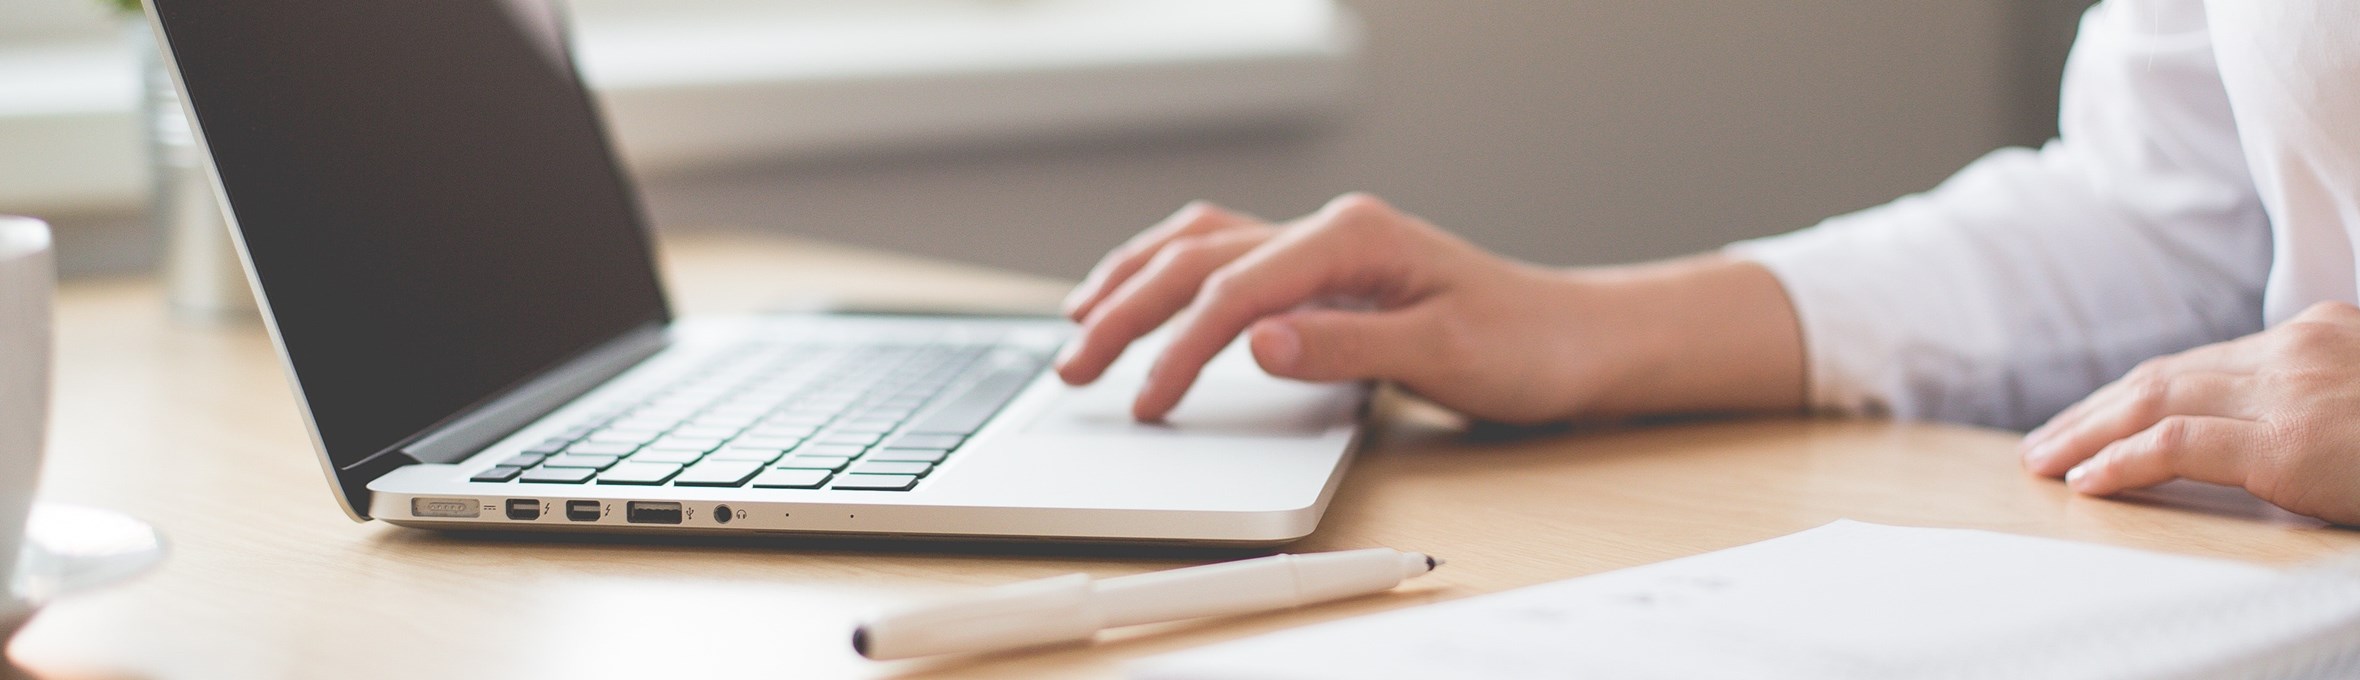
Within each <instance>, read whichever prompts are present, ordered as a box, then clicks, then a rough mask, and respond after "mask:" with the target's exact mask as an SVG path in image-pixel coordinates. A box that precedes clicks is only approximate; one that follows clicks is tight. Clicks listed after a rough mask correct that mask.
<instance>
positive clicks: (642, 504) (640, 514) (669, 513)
mask: <svg viewBox="0 0 2360 680" xmlns="http://www.w3.org/2000/svg"><path fill="white" fill-rule="evenodd" d="M623 519H626V520H630V522H631V523H632V524H679V523H680V504H679V503H672V502H666V501H631V504H630V505H629V506H627V507H626V508H625V509H624V514H623Z"/></svg>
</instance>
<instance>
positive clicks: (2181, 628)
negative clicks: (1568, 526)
mask: <svg viewBox="0 0 2360 680" xmlns="http://www.w3.org/2000/svg"><path fill="white" fill-rule="evenodd" d="M2307 578H2309V579H2310V580H2308V581H2306V580H2304V579H2303V578H2295V577H2290V576H2288V575H2285V574H2282V573H2281V572H2278V571H2276V570H2272V569H2268V568H2264V567H2259V566H2254V565H2248V564H2243V563H2237V562H2229V561H2222V560H2210V559H2201V558H2193V557H2181V556H2173V555H2164V554H2158V553H2150V552H2142V551H2135V550H2128V549H2122V548H2113V547H2107V546H2099V545H2090V544H2081V543H2073V542H2067V541H2057V540H2050V539H2040V538H2028V537H2022V536H2011V535H2007V534H1998V533H1990V532H1982V531H1971V530H1961V529H1920V528H1905V527H1893V526H1883V525H1877V524H1868V523H1862V522H1853V521H1849V520H1846V521H1839V522H1835V523H1832V524H1828V525H1826V526H1822V527H1819V528H1817V529H1812V530H1809V531H1804V532H1801V533H1797V534H1792V535H1789V536H1785V537H1781V538H1776V539H1772V540H1768V541H1763V542H1761V543H1756V544H1752V545H1747V546H1742V547H1738V548H1732V549H1729V550H1723V551H1719V552H1714V553H1708V554H1704V555H1698V556H1695V557H1689V558H1684V559H1679V560H1673V561H1669V562H1664V563H1660V564H1655V565H1650V566H1645V567H1639V568H1633V569H1625V570H1621V571H1615V572H1609V573H1605V574H1599V575H1595V576H1590V577H1585V578H1579V579H1573V580H1569V581H1561V582H1557V583H1551V584H1546V585H1540V586H1534V587H1530V588H1525V589H1521V590H1515V591H1509V592H1505V593H1498V594H1494V595H1487V596H1482V597H1476V598H1470V599H1466V600H1461V601H1456V602H1449V603H1443V604H1439V605H1433V606H1427V607H1418V608H1413V609H1406V610H1401V611H1397V612H1388V613H1385V614H1379V615H1375V616H1370V617H1365V618H1360V619H1351V620H1346V621H1340V622H1335V623H1329V624H1323V625H1319V626H1312V627H1308V628H1303V629H1298V630H1293V631H1286V632H1281V633H1277V634H1272V635H1267V636H1262V637H1257V638H1250V639H1247V640H1242V641H1237V642H1232V643H1227V644H1222V645H1216V646H1212V647H1208V648H1204V649H1199V650H1192V651H1188V652H1182V653H1178V654H1173V655H1168V656H1163V657H1158V658H1153V659H1149V660H1146V661H1144V662H1142V663H1140V664H1139V665H1137V666H1136V667H1134V668H1133V669H1132V671H1133V677H1134V678H1138V679H1140V680H1232V679H1235V680H1249V679H1250V680H1311V679H1315V678H1355V679H1358V678H1400V679H1403V680H1413V679H1414V680H1434V679H1435V678H1500V679H1507V680H1512V679H1516V678H1684V679H1685V678H1835V679H1842V678H1880V679H1882V678H1952V677H1956V678H1983V677H1995V678H1996V677H2006V678H2041V677H2060V678H2062V677H2073V678H2089V677H2158V674H2159V673H2164V674H2179V675H2180V676H2185V677H2218V676H2222V675H2223V673H2221V672H2217V671H2221V670H2222V669H2224V668H2227V667H2228V666H2231V665H2236V666H2238V668H2237V670H2240V671H2249V670H2253V666H2254V664H2256V663H2259V662H2262V661H2270V662H2278V663H2281V665H2285V664H2286V663H2287V660H2288V658H2289V657H2287V656H2286V655H2285V654H2263V653H2259V652H2260V651H2262V650H2274V649H2278V648H2283V647H2285V646H2287V645H2290V644H2296V643H2297V642H2299V641H2300V640H2310V644H2311V646H2312V647H2314V648H2317V649H2313V650H2311V651H2312V652H2314V653H2319V652H2321V650H2325V652H2327V653H2343V654H2344V656H2345V657H2347V658H2346V659H2345V661H2347V662H2348V661H2350V660H2351V659H2350V658H2349V657H2360V654H2354V653H2350V652H2352V650H2354V649H2360V647H2354V646H2352V645H2350V644H2349V643H2350V641H2351V640H2352V639H2354V637H2355V636H2353V635H2351V629H2352V628H2353V627H2354V622H2355V621H2360V579H2354V578H2350V577H2349V575H2348V574H2344V573H2338V574H2334V575H2333V577H2332V578H2331V579H2328V580H2327V581H2321V580H2320V577H2318V576H2317V575H2316V574H2313V575H2309V576H2308V577H2307ZM2326 582H2332V583H2331V585H2332V586H2333V587H2331V588H2330V587H2325V586H2322V585H2321V584H2322V583H2326ZM2298 588H2299V589H2303V590H2305V591H2306V592H2301V593H2292V592H2290V591H2292V590H2294V589H2298ZM2323 588H2325V590H2323ZM2327 591H2332V592H2327ZM2323 592H2324V593H2325V594H2324V595H2323V594H2321V593H2323ZM2290 608H2307V609H2304V610H2303V611H2301V612H2289V611H2287V610H2288V609H2290ZM2336 626H2341V628H2340V629H2339V628H2336ZM2322 630H2325V631H2328V632H2337V631H2341V634H2340V637H2321V636H2319V635H2317V634H2316V633H2319V632H2320V631H2322ZM2306 636H2308V637H2306ZM2313 670H2319V669H2313ZM2350 670H2351V669H2349V668H2346V669H2345V674H2344V675H2338V676H2333V677H2355V676H2354V675H2351V674H2350V673H2349V671H2350ZM2321 673H2322V674H2321V675H2316V676H2314V675H2305V674H2301V673H2293V672H2287V673H2279V674H2253V673H2244V672H2239V673H2230V674H2229V675H2235V676H2237V677H2330V676H2329V675H2325V674H2324V673H2326V671H2324V670H2322V671H2321Z"/></svg>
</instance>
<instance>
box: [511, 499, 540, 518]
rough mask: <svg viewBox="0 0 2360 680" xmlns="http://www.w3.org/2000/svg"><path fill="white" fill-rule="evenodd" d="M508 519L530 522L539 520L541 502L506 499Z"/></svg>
mask: <svg viewBox="0 0 2360 680" xmlns="http://www.w3.org/2000/svg"><path fill="white" fill-rule="evenodd" d="M508 518H509V519H513V520H517V521H520V522H530V521H533V520H536V519H540V518H541V501H539V500H535V499H531V498H510V499H508Z"/></svg>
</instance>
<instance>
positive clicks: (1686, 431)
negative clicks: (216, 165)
mask: <svg viewBox="0 0 2360 680" xmlns="http://www.w3.org/2000/svg"><path fill="white" fill-rule="evenodd" d="M665 259H666V261H667V264H668V269H669V272H668V275H669V277H670V281H671V285H672V286H673V288H672V290H673V293H674V296H675V300H676V304H677V306H678V307H679V309H680V310H681V311H683V312H686V313H714V312H732V311H749V310H755V309H760V308H762V307H764V306H765V305H768V304H773V303H776V302H777V301H778V300H779V299H781V298H782V297H783V296H785V295H786V294H787V292H788V291H801V292H805V293H827V294H833V295H837V296H839V297H840V298H842V299H850V300H856V301H865V302H878V303H917V302H933V303H941V304H946V305H987V306H996V307H1020V308H1024V307H1029V308H1040V307H1043V306H1046V305H1048V304H1050V303H1052V302H1053V301H1055V300H1056V299H1057V297H1058V296H1059V295H1061V294H1062V293H1063V292H1064V288H1065V283H1063V282H1059V281H1052V280H1044V279H1038V278H1030V277H1021V276H1014V275H1008V274H1004V273H995V272H991V271H986V270H978V269H973V268H966V267H958V266H951V265H945V264H942V263H937V262H927V261H921V260H915V259H910V258H904V257H898V256H890V255H885V254H880V253H874V252H869V251H861V250H855V249H848V248H840V247H834V246H824V245H820V244H813V243H807V242H798V241H789V240H782V239H769V238H757V237H746V236H721V235H705V236H695V237H681V238H675V239H671V240H669V241H668V244H667V250H666V255H665ZM59 314H60V318H59V341H60V351H59V355H60V356H59V372H58V401H57V409H56V423H57V427H56V429H55V432H54V436H53V438H52V440H53V453H52V456H51V458H50V462H49V464H48V468H47V470H46V473H45V479H44V486H43V489H42V494H43V496H44V497H46V498H48V499H51V500H57V501H69V502H76V503H83V504H88V505H96V506H102V507H108V508H114V509H119V510H123V511H127V512H130V513H133V514H135V515H137V516H139V517H142V518H144V519H147V520H149V521H151V522H154V523H155V524H156V525H157V526H158V527H160V528H161V529H162V530H163V531H164V532H165V533H166V534H167V535H168V537H169V539H170V540H171V542H172V555H171V557H170V559H169V560H168V561H167V562H166V563H165V564H164V565H163V566H162V567H161V568H159V569H158V570H156V571H155V572H153V573H150V574H148V575H146V576H145V577H142V578H141V579H139V580H137V581H135V582H132V583H130V584H127V585H125V586H124V587H121V588H118V589H114V590H110V591H106V592H103V593H96V594H93V595H90V596H87V597H83V598H80V599H74V600H68V601H66V602H63V603H61V604H59V605H58V606H55V607H53V608H51V609H50V610H48V611H46V612H43V613H42V614H41V615H40V616H39V617H38V618H36V619H34V621H33V622H32V624H31V625H30V626H29V627H28V628H27V629H26V630H25V632H24V633H23V634H22V635H21V636H19V637H18V638H17V639H16V640H15V642H14V643H13V644H12V645H11V647H10V649H9V650H8V653H9V657H10V658H11V660H12V661H13V662H14V663H16V664H17V665H18V666H19V667H21V669H22V670H23V671H25V672H27V673H29V674H31V675H34V676H36V677H56V678H109V679H113V678H123V679H136V678H241V679H260V678H330V677H333V678H457V677H483V678H502V679H504V680H505V679H515V678H538V677H567V678H585V677H650V678H653V677H682V678H707V677H711V678H718V677H766V678H804V677H888V676H908V677H969V676H975V677H1009V678H1039V677H1106V676H1113V675H1116V674H1118V673H1119V672H1120V666H1121V663H1122V662H1123V661H1125V660H1128V659H1133V658H1137V657H1140V656H1143V655H1148V654H1153V653H1157V652H1163V651H1169V650H1177V649H1182V648H1187V647H1191V646H1196V645H1201V644H1205V643H1209V642H1214V641H1218V640H1224V639H1230V638H1236V637H1240V636H1245V635H1250V634H1254V633H1259V632H1265V631H1271V630H1276V629H1280V628H1284V627H1289V626H1295V625H1301V624H1305V623H1310V622H1315V621H1324V620H1330V619H1336V618H1341V617H1345V616H1351V615H1355V614H1363V613H1369V612H1374V611H1378V610H1383V609H1389V608H1395V607H1402V606H1408V605H1413V604H1419V603H1426V602H1434V601H1439V600H1445V599H1450V598H1457V597H1464V596H1468V595H1473V594H1478V593H1486V592H1493V591H1498V590H1503V589H1508V588H1514V587H1518V586H1524V585H1531V584H1536V583H1542V582H1546V581H1552V580H1557V579H1563V578H1568V577H1573V576H1580V575H1583V574H1590V573H1596V572H1600V571H1605V570H1609V569H1615V568H1620V567H1628V566H1634V565H1639V564H1645V563H1649V562H1655V561H1659V560H1664V559H1668V558H1673V557H1680V556H1684V555H1690V554H1694V553H1699V552H1704V551H1708V550H1714V549H1719V548H1726V547H1730V546H1734V545H1738V544H1742V543H1746V542H1750V541H1755V540H1760V539H1764V538H1769V537H1772V536H1777V535H1781V534H1785V533H1789V532H1793V531H1797V530H1801V529H1806V528H1810V527H1812V526H1816V525H1819V524H1821V523H1825V522H1828V521H1830V520H1834V519H1837V518H1842V517H1852V518H1857V519H1863V520H1870V521H1879V522H1891V523H1901V524H1913V525H1927V526H1955V527H1977V528H1988V529H1998V530H2004V531H2011V532H2018V533H2025V534H2035V535H2044V536H2059V537H2067V538H2075V539H2083V540H2091V541H2099V542H2105V543H2114V544H2121V545H2129V546H2138V547H2146V548H2155V549H2161V550H2167V551H2174V552H2182V553H2194V554H2205V555H2218V556H2228V557H2235V558H2241V559H2249V560H2257V561H2265V562H2287V561H2293V560H2299V559H2303V558H2307V557H2312V556H2317V555H2321V554H2324V553H2327V552H2329V551H2333V550H2339V549H2354V548H2360V532H2351V531H2347V530H2342V529H2333V528H2323V527H2321V526H2320V525H2319V524H2318V523H2317V522H2312V521H2309V520H2304V519H2301V518H2296V517H2292V516H2289V515H2286V514H2284V513H2279V512H2276V511H2274V510H2271V509H2269V508H2268V507H2267V506H2264V505H2262V504H2260V503H2258V502H2256V501H2253V500H2252V499H2250V498H2249V497H2246V496H2244V495H2243V494H2242V492H2235V491H2231V490H2224V489H2217V488H2212V487H2202V486H2193V485H2183V486H2178V487H2176V488H2168V489H2166V490H2164V491H2161V492H2157V493H2153V494H2149V495H2148V496H2146V497H2144V498H2143V499H2142V500H2135V501H2128V502H2126V501H2116V500H2099V499H2090V498H2080V497H2075V496H2073V495H2072V494H2070V493H2068V492H2066V490H2065V489H2064V488H2063V487H2062V486H2061V485H2059V484H2057V483H2054V482H2051V481H2047V480H2039V479H2032V478H2029V477H2027V476H2026V475H2024V474H2022V473H2021V472H2019V470H2018V468H2017V465H2016V462H2015V458H2014V455H2013V452H2012V445H2013V442H2014V438H2013V437H2012V436H2011V435H2009V434H2007V433H2001V432H1991V431H1982V430H1974V429H1966V428H1957V427H1946V426H1933V425H1899V424H1889V423H1880V422H1846V421H1835V420H1803V419H1791V420H1789V419H1770V420H1753V421H1719V422H1697V423H1687V424H1674V425H1654V426H1645V427H1627V428H1612V429H1586V430H1575V431H1570V432H1560V433H1554V434H1539V435H1526V436H1521V437H1513V438H1492V437H1484V436H1477V435H1469V434H1467V433H1466V432H1465V431H1464V430H1463V429H1462V428H1460V427H1459V426H1458V425H1457V424H1456V423H1455V422H1454V421H1453V420H1452V419H1451V418H1449V417H1447V416H1445V415H1443V414H1441V413H1440V412H1438V411H1436V410H1434V409H1432V408H1429V407H1424V406H1420V405H1417V404H1415V403H1412V402H1409V401H1407V400H1398V399H1392V400H1388V401H1387V404H1386V407H1385V408H1383V409H1381V411H1382V412H1384V413H1385V421H1386V422H1385V423H1384V424H1383V425H1382V426H1381V429H1380V430H1379V431H1378V432H1377V434H1376V435H1375V436H1374V437H1373V438H1372V440H1371V444H1370V445H1369V446H1368V448H1367V449H1366V450H1364V451H1363V452H1362V454H1361V456H1360V458H1359V460H1358V462H1357V463H1356V466H1355V468H1354V469H1353V470H1352V472H1351V473H1350V475H1349V477H1348V480H1347V482H1346V483H1345V484H1344V486H1343V488H1342V489H1341V491H1340V492H1339V493H1338V495H1337V498H1336V501H1335V505H1334V506H1333V508H1332V509H1331V510H1330V511H1329V513H1328V516H1327V519H1326V521H1325V523H1324V524H1323V525H1322V528H1321V529H1320V531H1319V532H1318V533H1316V534H1314V535H1313V536H1312V537H1310V538H1309V539H1307V540H1305V541H1303V542H1301V543H1300V544H1298V545H1296V546H1294V547H1293V549H1295V550H1303V551H1312V550H1330V549H1342V548H1357V547H1368V546H1392V547H1398V548H1402V549H1410V550H1422V551H1427V552H1430V553H1433V554H1436V555H1440V556H1443V557H1446V558H1449V559H1450V561H1451V562H1450V565H1449V566H1448V567H1446V568H1444V569H1443V570H1441V571H1439V572H1436V573H1435V574H1434V575H1432V576H1429V577H1426V578H1422V579H1419V580H1417V581H1414V582H1412V585H1409V586H1405V587H1404V588H1403V589H1401V590H1399V591H1397V592H1395V593H1392V594H1389V595H1381V596H1375V597H1370V598H1364V599H1360V600H1354V601H1349V602H1344V603H1338V604H1335V605H1330V606H1322V607H1316V608H1311V609H1305V610H1299V611H1292V612H1281V613H1273V614H1267V615H1257V616H1247V617H1238V618H1232V619H1225V620H1218V621H1205V622H1196V623H1188V624H1174V625H1163V626H1151V627H1146V628H1145V629H1135V630H1128V631H1123V632H1121V633H1119V634H1115V635H1110V636H1107V637H1105V638H1102V641H1101V642H1100V643H1099V644H1097V645H1095V646H1089V647H1069V648H1061V649H1053V650H1046V651H1039V652H1031V653H1023V654H1010V655H1001V656H991V657H982V658H967V659H948V660H934V661H926V662H903V663H890V664H888V663H871V662H868V661H865V660H862V659H860V658H859V657H857V656H855V655H854V654H853V653H852V651H851V650H850V649H849V648H848V645H847V635H848V632H849V627H850V622H851V621H852V620H853V619H854V618H855V617H857V616H858V615H860V614H861V613H863V612H866V611H869V610H871V609H873V608H875V607H877V606H880V605H885V604H890V603H896V602H904V601H911V600H916V599H922V598H925V597H928V596H931V595H937V594H944V593H950V592H954V591H958V590H960V589H963V588H969V587H974V586H983V585H991V584H998V583H1004V582H1008V581H1013V580H1018V579H1027V578H1036V577H1043V576H1051V575H1056V574H1060V573H1068V572H1073V571H1083V572H1089V573H1091V574H1094V575H1100V576H1113V575H1119V574H1125V573H1133V572H1139V571H1147V570H1153V569H1162V568H1169V567H1174V566H1181V565H1184V564H1190V563H1194V562H1199V561H1203V560H1205V559H1207V557H1206V556H1204V555H1201V554H1197V555H1191V554H1174V553H1169V552H1162V553H1159V552H1155V551H1140V550H1109V549H1073V548H1024V547H999V548H977V547H974V546H963V547H962V546H927V545H901V546H891V545H888V546H882V547H880V546H876V545H843V544H830V543H809V542H801V543H798V542H775V541H774V542H742V541H741V542H719V543H717V542H711V541H665V542H647V541H638V542H633V541H615V540H584V539H571V540H552V539H531V538H517V537H498V538H461V537H453V536H446V535H440V534H436V533H431V532H425V531H417V530H409V529H402V528H397V527H392V526H386V525H383V524H376V523H371V524H354V523H352V522H351V521H349V520H347V519H346V518H345V517H344V515H343V514H342V513H340V512H338V511H337V510H336V508H335V506H334V504H333V501H332V500H331V499H330V496H329V494H328V490H327V485H326V483H325V481H323V479H322V478H321V473H320V469H319V465H318V463H317V462H316V461H315V458H314V457H313V454H312V450H311V446H310V443H309V440H308V439H307V437H306V436H305V434H304V431H303V427H302V425H301V423H300V421H299V420H298V417H297V414H296V410H295V406H294V403H293V401H292V398H291V396H290V394H289V392H288V389H287V386H286V384H285V382H284V378H283V377H282V374H281V372H280V369H279V364H278V361H277V358H276V356H275V355H274V354H273V352H272V350H271V348H270V343H269V340H268V338H267V337H265V335H264V333H263V332H262V329H261V327H260V326H259V325H257V324H247V325H231V326H206V325H191V324H184V323H176V322H173V321H171V320H169V319H168V318H167V315H166V314H165V312H164V309H163V303H162V300H161V298H160V295H159V293H158V291H157V290H156V288H155V287H154V286H153V285H152V284H151V283H150V282H147V281H144V280H124V281H93V282H77V283H72V284H69V285H68V286H66V288H65V290H64V292H63V298H62V300H61V304H60V309H59Z"/></svg>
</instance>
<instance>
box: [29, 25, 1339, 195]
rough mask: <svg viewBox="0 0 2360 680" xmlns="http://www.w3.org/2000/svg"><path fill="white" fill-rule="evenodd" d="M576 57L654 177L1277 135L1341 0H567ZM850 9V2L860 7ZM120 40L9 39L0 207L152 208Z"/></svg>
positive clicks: (1332, 66) (1331, 75)
mask: <svg viewBox="0 0 2360 680" xmlns="http://www.w3.org/2000/svg"><path fill="white" fill-rule="evenodd" d="M575 6H576V10H575V13H576V15H577V22H576V24H577V30H578V36H577V39H576V52H577V54H578V58H579V59H580V61H581V65H582V71H583V73H584V74H585V77H586V78H587V79H588V80H589V81H590V83H591V86H592V87H593V88H594V89H595V90H597V91H598V93H599V96H600V98H601V100H602V104H603V105H604V108H605V110H606V114H607V118H608V121H609V124H610V125H611V126H612V127H613V129H614V131H615V136H616V138H617V140H618V142H619V145H620V147H621V150H622V154H623V156H624V157H625V158H626V159H627V161H628V162H629V163H630V164H631V166H632V168H633V170H634V171H635V172H637V173H639V174H642V175H664V174H672V173H680V172H687V171H693V170H697V169H700V168H712V167H727V166H730V165H736V164H746V163H757V162H781V161H795V160H806V159H817V158H838V157H845V156H857V155H861V154H867V153H880V152H907V151H912V150H922V149H926V148H940V147H954V148H955V147H966V146H980V145H1005V144H1021V143H1027V142H1033V141H1044V140H1056V139H1065V138H1071V137H1073V136H1076V135H1089V136H1096V137H1103V136H1109V135H1121V134H1131V133H1150V132H1155V131H1161V130H1171V129H1203V128H1219V127H1228V126H1245V125H1267V124H1272V123H1285V122H1291V121H1302V120H1313V119H1317V118H1319V117H1321V116H1324V115H1326V114H1327V113H1329V112H1331V111H1332V110H1334V109H1335V108H1336V107H1337V106H1338V105H1339V104H1340V103H1341V101H1342V98H1343V97H1342V95H1343V93H1344V91H1345V88H1346V87H1347V86H1348V84H1349V80H1350V76H1351V66H1352V60H1353V57H1354V56H1355V54H1356V52H1357V42H1358V33H1357V26H1356V25H1355V24H1354V22H1353V21H1352V20H1351V17H1350V16H1349V15H1348V14H1346V13H1345V12H1344V11H1343V10H1342V9H1340V8H1338V7H1337V6H1336V5H1335V3H1334V2H1333V0H1119V1H1118V0H999V1H986V0H900V1H897V2H886V1H882V0H880V1H878V2H873V3H861V4H854V5H849V6H848V5H845V4H843V3H835V2H818V1H816V0H814V1H807V2H783V1H781V0H696V1H695V2H644V1H642V0H577V2H576V3H575ZM849 8H860V9H858V10H853V9H849ZM126 42H127V40H126V39H124V38H121V37H116V38H114V39H112V40H108V39H94V40H88V41H83V42H78V43H66V44H61V45H48V46H11V47H0V92H10V93H17V94H19V95H21V96H10V97H0V212H8V211H20V212H41V211H57V212H85V211H104V210H121V209H126V208H129V207H131V206H133V205H135V203H136V202H137V201H140V200H142V196H143V195H144V192H145V180H146V175H145V170H144V165H143V160H142V158H141V150H140V140H139V138H138V136H137V127H136V125H135V122H134V121H133V110H134V107H135V104H136V96H137V89H138V76H137V60H136V59H134V58H133V54H132V52H131V51H130V50H129V49H126V48H125V43H126Z"/></svg>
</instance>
